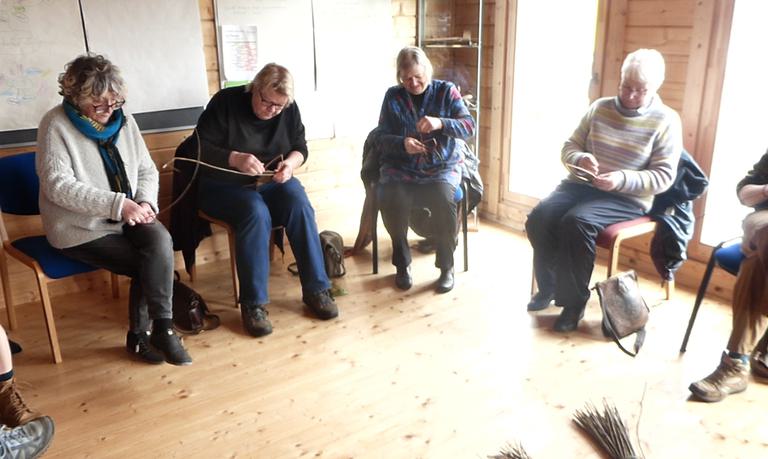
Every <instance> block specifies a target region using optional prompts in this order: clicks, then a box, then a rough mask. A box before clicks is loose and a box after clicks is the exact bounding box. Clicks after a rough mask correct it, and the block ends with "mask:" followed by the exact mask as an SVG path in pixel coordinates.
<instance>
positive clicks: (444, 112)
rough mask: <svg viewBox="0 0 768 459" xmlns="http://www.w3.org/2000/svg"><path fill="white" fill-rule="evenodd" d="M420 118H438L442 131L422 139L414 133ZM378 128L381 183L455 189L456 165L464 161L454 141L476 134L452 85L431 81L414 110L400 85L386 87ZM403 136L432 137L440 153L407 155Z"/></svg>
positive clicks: (458, 171) (469, 116)
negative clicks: (443, 185)
mask: <svg viewBox="0 0 768 459" xmlns="http://www.w3.org/2000/svg"><path fill="white" fill-rule="evenodd" d="M423 116H434V117H438V118H440V119H441V120H442V122H443V128H442V129H441V130H439V131H435V132H432V133H430V134H425V135H423V136H422V135H421V134H419V133H418V132H417V131H416V123H417V122H418V121H419V119H421V118H422V117H423ZM379 129H380V130H381V135H380V137H379V142H380V147H381V153H382V157H381V167H380V177H381V178H380V181H381V182H382V183H387V182H390V181H401V182H412V183H430V182H447V183H450V184H452V185H453V186H458V184H459V182H460V181H461V170H460V166H459V163H460V161H462V159H463V158H462V157H461V154H460V152H459V150H460V149H459V148H457V147H456V140H455V139H464V140H466V139H468V138H470V137H472V136H473V135H474V133H475V120H474V118H472V115H471V114H470V113H469V110H467V106H466V104H465V103H464V101H463V100H462V99H461V94H460V93H459V90H458V89H457V88H456V86H455V85H454V84H453V83H450V82H448V81H442V80H432V82H431V83H430V84H429V86H427V89H426V90H425V91H424V99H423V102H422V104H421V107H420V108H419V109H416V107H415V105H414V103H413V99H412V98H411V96H410V94H409V93H408V91H406V90H405V88H404V87H403V86H402V85H398V86H393V87H391V88H389V90H387V93H386V95H385V96H384V102H383V103H382V105H381V114H380V116H379ZM406 137H413V138H416V139H420V138H427V137H433V138H435V139H436V140H437V150H438V151H439V154H438V153H432V154H422V155H409V154H408V153H406V151H405V146H404V145H403V142H404V140H405V138H406ZM440 156H442V159H440Z"/></svg>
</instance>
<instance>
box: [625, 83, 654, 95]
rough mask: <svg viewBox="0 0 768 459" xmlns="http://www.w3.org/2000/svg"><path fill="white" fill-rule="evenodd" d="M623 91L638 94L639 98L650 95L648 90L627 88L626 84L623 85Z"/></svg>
mask: <svg viewBox="0 0 768 459" xmlns="http://www.w3.org/2000/svg"><path fill="white" fill-rule="evenodd" d="M621 90H622V91H623V92H625V93H626V94H630V95H631V94H637V95H639V96H644V95H646V94H648V89H647V88H633V87H632V86H627V85H625V84H623V85H621Z"/></svg>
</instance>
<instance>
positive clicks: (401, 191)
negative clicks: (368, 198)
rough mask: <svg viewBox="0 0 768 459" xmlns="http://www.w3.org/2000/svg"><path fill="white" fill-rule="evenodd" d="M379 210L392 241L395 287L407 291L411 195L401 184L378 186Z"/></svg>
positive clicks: (409, 262) (409, 272)
mask: <svg viewBox="0 0 768 459" xmlns="http://www.w3.org/2000/svg"><path fill="white" fill-rule="evenodd" d="M375 192H376V193H378V202H379V209H380V210H381V219H382V220H383V221H384V227H385V228H386V229H387V233H389V238H390V240H391V241H392V264H393V265H395V268H396V270H397V272H396V273H395V285H396V286H397V288H399V289H401V290H408V289H409V288H411V286H412V285H413V279H412V278H411V249H410V247H408V220H409V218H410V214H411V208H412V207H413V198H414V197H413V193H412V191H411V190H410V189H409V188H408V187H407V186H406V184H404V183H402V182H390V183H385V184H379V185H378V189H377V190H376V191H375Z"/></svg>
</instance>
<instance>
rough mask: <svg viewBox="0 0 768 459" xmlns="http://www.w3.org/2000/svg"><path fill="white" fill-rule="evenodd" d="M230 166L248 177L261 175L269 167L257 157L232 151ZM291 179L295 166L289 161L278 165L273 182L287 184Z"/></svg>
mask: <svg viewBox="0 0 768 459" xmlns="http://www.w3.org/2000/svg"><path fill="white" fill-rule="evenodd" d="M229 165H230V166H232V167H234V168H235V169H237V170H238V171H240V172H242V173H244V174H248V175H261V174H264V173H265V172H266V170H267V166H266V165H265V164H264V163H262V162H261V161H259V159H258V158H257V157H256V156H254V155H252V154H250V153H243V152H240V151H232V153H230V154H229ZM291 177H293V164H292V163H291V162H290V161H289V160H283V161H280V162H279V163H277V169H275V174H274V175H273V176H272V180H273V181H275V182H277V183H285V182H287V181H288V180H289V179H290V178H291Z"/></svg>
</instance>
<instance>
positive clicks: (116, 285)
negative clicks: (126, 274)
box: [109, 273, 120, 298]
mask: <svg viewBox="0 0 768 459" xmlns="http://www.w3.org/2000/svg"><path fill="white" fill-rule="evenodd" d="M109 274H110V275H109V278H110V280H111V281H112V298H120V278H119V277H117V274H115V273H109Z"/></svg>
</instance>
